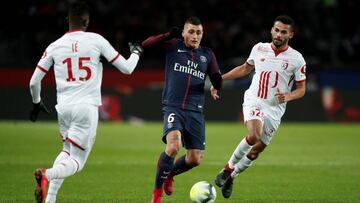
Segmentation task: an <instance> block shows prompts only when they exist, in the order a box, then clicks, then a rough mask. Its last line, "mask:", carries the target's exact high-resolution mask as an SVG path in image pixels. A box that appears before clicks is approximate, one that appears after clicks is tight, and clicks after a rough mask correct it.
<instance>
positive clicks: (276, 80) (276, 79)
mask: <svg viewBox="0 0 360 203" xmlns="http://www.w3.org/2000/svg"><path fill="white" fill-rule="evenodd" d="M275 74H276V76H275V84H274V85H273V86H272V88H274V87H276V86H277V84H278V80H279V73H278V72H275Z"/></svg>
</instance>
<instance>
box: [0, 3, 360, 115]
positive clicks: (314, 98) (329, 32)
mask: <svg viewBox="0 0 360 203" xmlns="http://www.w3.org/2000/svg"><path fill="white" fill-rule="evenodd" d="M88 2H89V4H90V5H91V22H90V27H89V30H88V31H92V32H97V33H99V34H101V35H103V36H104V37H105V38H106V39H108V40H109V41H110V42H111V44H113V45H114V47H116V49H117V50H118V51H119V52H120V53H121V54H122V55H124V56H125V57H127V56H128V55H129V51H128V47H127V43H128V42H129V41H132V42H141V41H142V40H143V39H145V38H146V37H148V36H149V35H153V34H157V33H161V32H166V31H168V30H169V29H170V28H171V27H172V26H178V27H181V26H182V25H183V21H184V19H185V18H186V17H188V16H191V15H196V16H199V17H200V19H201V20H202V22H203V25H204V31H205V35H204V38H203V42H202V45H204V46H208V47H211V48H212V49H213V50H214V52H215V54H216V56H217V59H218V61H219V64H220V67H221V71H222V72H223V73H225V72H227V71H229V70H230V69H232V68H233V67H235V66H236V65H238V64H241V63H243V62H244V61H245V60H246V58H247V56H248V54H249V53H250V50H251V47H252V46H253V45H254V44H255V43H257V42H258V41H263V42H267V41H269V40H270V33H269V32H270V28H271V25H272V21H273V19H274V18H275V17H276V16H277V15H279V14H288V15H290V16H292V17H293V18H294V19H295V21H296V24H297V27H296V35H295V38H294V39H293V40H291V41H290V45H291V46H292V47H294V48H295V49H297V50H299V51H300V52H301V53H302V54H303V56H304V58H305V60H306V62H307V77H308V78H307V94H306V96H305V97H304V98H303V99H301V100H298V101H294V102H291V103H289V104H288V111H287V112H286V114H285V116H284V120H285V121H355V122H359V121H360V91H359V90H360V80H359V79H360V71H359V65H360V61H359V58H360V20H359V18H358V16H357V12H358V8H360V2H359V1H356V0H345V1H340V0H338V1H336V0H303V1H287V0H279V1H276V2H273V1H261V2H260V1H253V0H243V1H236V0H211V1H191V0H183V1H160V0H155V1H148V0H142V1H126V2H125V1H113V0H106V1H95V0H90V1H88ZM7 8H8V9H5V8H3V11H2V12H1V14H0V15H1V21H0V22H1V24H0V25H1V27H2V28H3V29H2V31H1V32H0V54H1V57H0V90H1V93H2V98H3V99H2V100H1V103H0V108H1V114H0V119H6V120H12V119H15V120H26V119H27V118H28V112H29V109H31V105H32V103H31V97H30V94H29V90H28V82H29V80H30V77H31V74H32V72H33V70H34V67H35V66H36V63H37V62H38V60H39V58H40V56H41V55H42V52H43V51H44V50H45V48H46V47H47V45H49V44H50V43H51V42H53V41H54V40H56V39H57V38H59V37H60V36H61V35H63V34H64V33H65V32H66V31H67V29H68V26H67V22H66V20H65V17H66V9H67V1H60V0H54V1H45V0H43V1H20V2H18V1H12V2H9V5H8V6H7ZM104 64H105V65H104V66H105V68H104V70H105V73H104V78H103V89H102V91H103V95H104V96H103V104H104V105H103V106H102V108H101V114H100V115H101V119H103V120H117V121H119V120H128V119H135V120H161V111H160V109H161V103H160V97H161V89H162V81H163V74H164V73H163V55H161V53H159V52H158V50H151V51H146V52H145V54H144V55H143V57H142V58H141V60H140V63H139V65H138V67H137V69H136V71H135V73H134V74H133V75H132V76H125V75H123V74H121V73H119V72H118V71H117V70H116V69H115V68H114V67H112V66H111V65H109V64H108V63H107V62H104ZM250 78H251V77H247V78H243V79H238V80H235V81H229V82H227V83H225V88H224V91H223V92H222V93H221V96H222V99H221V100H220V101H219V102H213V101H212V100H211V98H210V97H209V94H208V93H207V94H206V96H207V98H206V107H205V109H206V110H205V116H206V119H207V120H226V121H235V120H241V103H242V96H243V92H244V90H245V89H246V88H247V87H248V85H249V84H250ZM207 89H208V87H207ZM42 98H43V100H44V102H45V103H46V104H47V105H48V106H49V107H50V108H51V110H52V112H53V113H52V114H51V115H50V116H43V117H42V118H43V119H51V120H54V119H56V113H55V109H54V105H55V103H56V92H55V83H54V80H53V73H52V71H51V73H50V74H49V76H47V77H46V78H45V79H44V82H43V92H42Z"/></svg>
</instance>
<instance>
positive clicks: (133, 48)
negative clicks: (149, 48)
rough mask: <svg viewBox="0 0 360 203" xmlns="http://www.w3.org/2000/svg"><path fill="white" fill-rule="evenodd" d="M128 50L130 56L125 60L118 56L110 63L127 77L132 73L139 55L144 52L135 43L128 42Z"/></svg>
mask: <svg viewBox="0 0 360 203" xmlns="http://www.w3.org/2000/svg"><path fill="white" fill-rule="evenodd" d="M129 48H130V52H131V55H130V57H129V58H128V59H127V60H126V59H125V58H124V57H123V56H120V55H118V57H117V58H116V59H115V60H113V61H112V64H113V65H114V66H115V67H116V68H117V69H119V70H120V71H121V72H122V73H124V74H127V75H130V74H131V73H132V72H133V71H134V69H135V67H136V65H137V63H138V62H139V59H140V56H141V54H142V53H143V52H144V49H143V48H142V47H141V46H140V45H139V44H137V43H131V42H129Z"/></svg>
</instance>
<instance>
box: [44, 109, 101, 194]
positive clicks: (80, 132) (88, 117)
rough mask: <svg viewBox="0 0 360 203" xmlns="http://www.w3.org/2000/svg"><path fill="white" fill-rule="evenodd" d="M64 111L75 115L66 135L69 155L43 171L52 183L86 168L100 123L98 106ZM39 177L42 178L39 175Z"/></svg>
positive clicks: (55, 188)
mask: <svg viewBox="0 0 360 203" xmlns="http://www.w3.org/2000/svg"><path fill="white" fill-rule="evenodd" d="M62 109H65V110H64V111H62V113H64V112H66V113H67V115H73V117H72V118H71V119H70V120H71V121H72V123H71V124H70V128H69V130H68V131H67V133H66V136H67V137H66V141H65V142H66V144H65V145H66V146H69V147H68V151H69V155H68V157H66V158H59V160H58V161H56V164H54V166H53V167H52V168H49V169H42V170H41V177H44V178H46V179H47V180H49V181H50V182H52V181H53V180H59V179H64V178H66V177H68V176H71V175H73V174H75V173H76V172H78V171H80V170H81V169H82V168H83V167H84V165H85V162H86V160H87V157H88V155H89V153H90V151H91V149H92V143H93V141H94V139H95V135H96V128H97V121H98V110H97V107H96V106H93V105H87V104H83V105H80V107H78V106H77V105H76V106H75V107H74V108H72V107H66V108H62ZM64 156H65V155H64ZM37 171H39V170H37ZM38 173H39V172H38ZM38 177H40V176H39V175H38ZM61 182H62V181H55V182H54V183H55V185H56V183H58V184H59V185H58V188H57V187H56V186H55V187H54V190H53V191H56V192H57V190H58V189H59V187H60V185H61ZM42 191H44V190H42ZM49 198H50V197H49Z"/></svg>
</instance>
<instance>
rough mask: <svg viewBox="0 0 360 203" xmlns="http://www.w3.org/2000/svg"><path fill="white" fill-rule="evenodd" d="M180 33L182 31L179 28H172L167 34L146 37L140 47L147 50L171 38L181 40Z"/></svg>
mask: <svg viewBox="0 0 360 203" xmlns="http://www.w3.org/2000/svg"><path fill="white" fill-rule="evenodd" d="M181 33H182V30H181V29H180V28H178V27H172V28H171V29H170V31H169V32H166V33H163V34H159V35H154V36H150V37H148V38H147V39H145V40H144V41H143V42H142V43H141V46H143V47H144V48H148V47H152V46H155V45H157V44H159V43H162V42H165V41H168V40H170V39H172V38H181V37H182V36H181Z"/></svg>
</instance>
